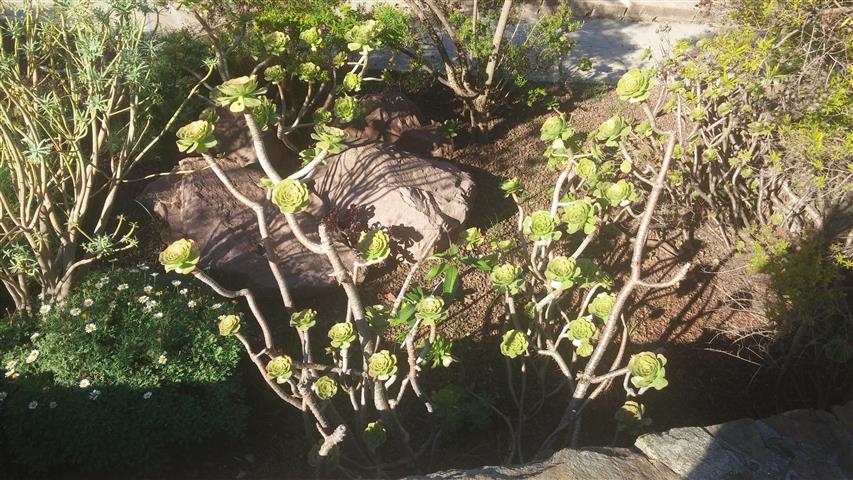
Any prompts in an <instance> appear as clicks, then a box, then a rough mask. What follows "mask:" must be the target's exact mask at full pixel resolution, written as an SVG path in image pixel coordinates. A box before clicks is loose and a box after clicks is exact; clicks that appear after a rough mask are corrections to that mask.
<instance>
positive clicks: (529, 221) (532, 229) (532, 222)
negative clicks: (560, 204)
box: [522, 210, 563, 245]
mask: <svg viewBox="0 0 853 480" xmlns="http://www.w3.org/2000/svg"><path fill="white" fill-rule="evenodd" d="M559 223H560V221H559V220H558V219H557V218H554V217H552V216H551V214H550V213H549V212H547V211H545V210H537V211H535V212H533V213H531V214H530V216H529V217H527V218H525V219H524V222H523V223H522V231H523V232H524V234H525V235H527V237H528V238H529V239H530V241H531V242H533V243H534V244H536V245H549V244H550V243H551V242H552V241H557V240H559V239H560V237H561V236H562V235H563V234H562V232H560V231H559V230H557V226H558V225H559Z"/></svg>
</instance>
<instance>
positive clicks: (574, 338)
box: [566, 317, 598, 357]
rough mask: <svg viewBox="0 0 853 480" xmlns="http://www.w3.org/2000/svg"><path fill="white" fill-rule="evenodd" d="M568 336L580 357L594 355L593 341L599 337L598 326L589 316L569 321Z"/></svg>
mask: <svg viewBox="0 0 853 480" xmlns="http://www.w3.org/2000/svg"><path fill="white" fill-rule="evenodd" d="M566 336H567V337H568V338H569V340H571V342H572V345H574V347H575V353H577V354H578V356H579V357H588V356H590V355H592V350H593V342H594V341H595V339H596V338H598V328H596V326H595V324H594V323H592V320H590V319H589V318H586V317H581V318H577V319H575V320H572V321H571V322H569V325H568V328H567V330H566Z"/></svg>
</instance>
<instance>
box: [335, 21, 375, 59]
mask: <svg viewBox="0 0 853 480" xmlns="http://www.w3.org/2000/svg"><path fill="white" fill-rule="evenodd" d="M381 30H382V25H381V24H380V23H379V22H377V21H376V20H367V21H365V22H362V23H359V24H358V25H353V27H352V28H350V29H349V30H348V31H347V32H346V33H345V34H344V39H345V40H346V41H347V48H348V49H349V51H351V52H361V53H368V52H370V51H371V50H375V49H376V48H377V47H378V46H379V45H378V42H377V41H376V37H377V36H378V35H379V32H380V31H381Z"/></svg>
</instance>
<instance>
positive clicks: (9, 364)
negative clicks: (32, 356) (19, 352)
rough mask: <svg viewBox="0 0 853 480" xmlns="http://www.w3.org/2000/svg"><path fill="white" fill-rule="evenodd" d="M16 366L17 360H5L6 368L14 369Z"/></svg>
mask: <svg viewBox="0 0 853 480" xmlns="http://www.w3.org/2000/svg"><path fill="white" fill-rule="evenodd" d="M17 366H18V361H17V360H9V361H8V362H6V370H14V369H15V367H17Z"/></svg>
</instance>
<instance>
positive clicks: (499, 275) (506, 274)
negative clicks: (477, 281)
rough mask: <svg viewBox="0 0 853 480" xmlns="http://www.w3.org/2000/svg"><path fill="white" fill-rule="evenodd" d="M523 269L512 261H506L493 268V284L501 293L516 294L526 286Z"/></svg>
mask: <svg viewBox="0 0 853 480" xmlns="http://www.w3.org/2000/svg"><path fill="white" fill-rule="evenodd" d="M521 273H522V270H521V268H519V267H516V266H515V265H513V264H511V263H504V264H502V265H498V266H496V267H495V268H493V269H492V274H491V279H492V285H494V287H495V288H496V289H497V290H498V291H499V292H501V293H503V292H509V293H510V294H511V295H515V294H516V293H518V291H519V290H520V289H521V287H522V286H524V279H523V278H521Z"/></svg>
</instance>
